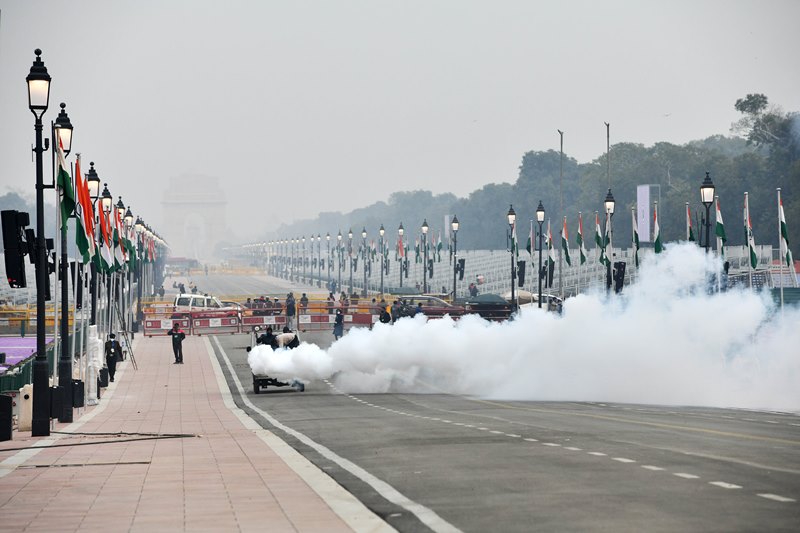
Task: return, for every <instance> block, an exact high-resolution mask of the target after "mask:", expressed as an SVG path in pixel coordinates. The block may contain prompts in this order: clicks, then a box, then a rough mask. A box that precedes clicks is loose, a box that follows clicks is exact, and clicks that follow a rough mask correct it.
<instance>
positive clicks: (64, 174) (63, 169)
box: [56, 139, 75, 231]
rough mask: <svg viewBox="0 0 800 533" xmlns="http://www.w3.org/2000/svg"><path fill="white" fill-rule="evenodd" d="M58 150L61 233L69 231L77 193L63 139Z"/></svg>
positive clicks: (57, 177) (59, 142) (57, 181)
mask: <svg viewBox="0 0 800 533" xmlns="http://www.w3.org/2000/svg"><path fill="white" fill-rule="evenodd" d="M57 148H58V149H57V150H56V151H57V153H58V175H57V176H56V185H57V187H58V195H59V197H60V198H61V202H60V206H61V231H67V220H68V219H69V217H71V216H72V213H74V212H75V191H74V189H73V188H72V178H71V177H70V175H69V170H67V161H66V158H65V157H64V145H62V144H61V139H59V140H58V145H57Z"/></svg>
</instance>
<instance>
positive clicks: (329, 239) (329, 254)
mask: <svg viewBox="0 0 800 533" xmlns="http://www.w3.org/2000/svg"><path fill="white" fill-rule="evenodd" d="M325 240H326V241H327V242H328V264H327V265H326V266H327V267H328V268H327V270H328V285H327V287H328V291H330V290H331V234H330V232H326V233H325ZM331 292H332V291H331Z"/></svg>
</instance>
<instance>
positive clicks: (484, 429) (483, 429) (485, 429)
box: [478, 428, 489, 431]
mask: <svg viewBox="0 0 800 533" xmlns="http://www.w3.org/2000/svg"><path fill="white" fill-rule="evenodd" d="M478 429H480V430H481V431H489V428H478Z"/></svg>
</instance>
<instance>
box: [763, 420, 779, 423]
mask: <svg viewBox="0 0 800 533" xmlns="http://www.w3.org/2000/svg"><path fill="white" fill-rule="evenodd" d="M764 422H766V423H767V424H779V422H776V421H775V420H764Z"/></svg>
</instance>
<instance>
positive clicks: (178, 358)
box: [169, 322, 186, 365]
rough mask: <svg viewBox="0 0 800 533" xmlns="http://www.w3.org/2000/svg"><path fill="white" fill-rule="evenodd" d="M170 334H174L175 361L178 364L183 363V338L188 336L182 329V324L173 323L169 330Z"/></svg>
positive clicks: (173, 350) (173, 349)
mask: <svg viewBox="0 0 800 533" xmlns="http://www.w3.org/2000/svg"><path fill="white" fill-rule="evenodd" d="M169 334H170V336H172V352H173V353H174V354H175V363H174V364H176V365H182V364H183V339H185V338H186V333H184V332H183V330H182V329H181V325H180V324H179V323H178V322H175V324H173V326H172V329H171V330H170V332H169Z"/></svg>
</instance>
